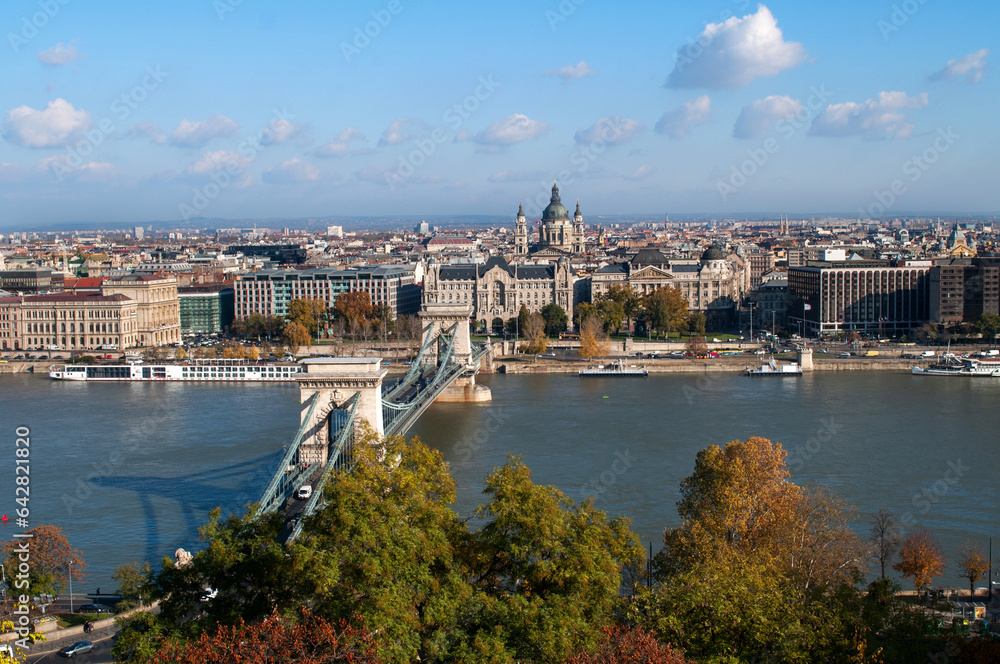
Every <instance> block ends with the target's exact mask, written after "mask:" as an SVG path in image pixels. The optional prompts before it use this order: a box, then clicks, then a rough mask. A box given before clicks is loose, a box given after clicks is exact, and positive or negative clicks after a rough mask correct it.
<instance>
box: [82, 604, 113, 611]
mask: <svg viewBox="0 0 1000 664" xmlns="http://www.w3.org/2000/svg"><path fill="white" fill-rule="evenodd" d="M107 611H108V607H106V606H103V605H101V604H81V605H80V608H78V609H77V610H76V612H77V613H107Z"/></svg>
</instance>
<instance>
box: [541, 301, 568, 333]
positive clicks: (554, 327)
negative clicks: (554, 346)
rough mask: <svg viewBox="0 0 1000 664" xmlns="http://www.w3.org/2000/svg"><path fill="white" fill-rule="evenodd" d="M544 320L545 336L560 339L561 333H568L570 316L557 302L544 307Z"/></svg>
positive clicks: (542, 312)
mask: <svg viewBox="0 0 1000 664" xmlns="http://www.w3.org/2000/svg"><path fill="white" fill-rule="evenodd" d="M541 314H542V318H544V319H545V334H547V335H549V336H550V337H558V336H559V334H560V333H562V332H565V331H566V326H567V325H569V316H567V315H566V311H565V310H564V309H563V308H562V307H560V306H559V305H558V304H556V303H555V302H550V303H549V304H546V305H545V306H544V307H542V311H541Z"/></svg>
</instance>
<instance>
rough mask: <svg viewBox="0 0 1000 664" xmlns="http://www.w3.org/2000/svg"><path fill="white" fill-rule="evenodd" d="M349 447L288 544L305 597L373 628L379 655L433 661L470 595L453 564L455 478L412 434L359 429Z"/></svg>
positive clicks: (457, 533)
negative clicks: (350, 455)
mask: <svg viewBox="0 0 1000 664" xmlns="http://www.w3.org/2000/svg"><path fill="white" fill-rule="evenodd" d="M353 450H354V464H353V467H352V468H350V469H343V470H338V471H335V472H334V475H333V477H331V480H330V481H329V482H327V484H326V487H325V489H324V495H323V498H324V501H325V502H324V506H323V507H322V508H320V509H319V510H318V511H317V512H316V513H315V514H314V515H313V516H311V517H307V519H306V521H305V523H304V528H303V534H302V536H301V537H300V538H299V539H298V540H296V542H295V544H294V545H293V546H292V553H293V555H294V557H295V561H296V562H295V567H296V570H297V574H298V575H299V578H300V579H301V580H302V582H303V584H304V585H305V592H306V596H308V597H311V598H313V600H312V601H313V603H314V607H315V611H316V612H317V614H319V615H322V616H324V617H326V618H327V619H329V620H332V621H340V620H348V621H354V620H357V619H360V620H361V621H362V622H363V623H364V624H366V625H378V626H379V630H378V633H377V634H375V635H374V638H375V641H376V643H377V645H378V650H379V654H380V655H381V656H382V657H383V658H384V660H385V661H389V662H410V661H415V659H416V657H417V656H418V655H419V657H420V659H421V660H425V661H426V660H428V659H433V660H440V659H442V657H441V656H440V654H441V652H442V651H444V650H447V648H448V647H449V646H448V644H449V641H450V639H451V638H453V637H452V636H451V635H449V633H448V632H449V630H452V629H454V628H455V626H456V614H457V612H458V611H459V609H460V607H462V606H464V605H466V603H467V602H468V599H469V595H470V593H471V587H470V586H469V585H468V583H467V582H466V579H467V578H468V576H467V574H466V573H464V572H463V571H462V569H461V568H460V566H459V561H457V560H456V550H455V549H456V546H457V545H458V544H459V543H460V542H461V541H462V540H463V539H464V538H465V537H466V534H465V533H466V532H467V531H466V530H465V527H464V524H463V523H462V522H461V521H460V520H459V518H458V515H457V514H456V513H455V512H454V511H453V510H452V509H451V507H450V506H451V504H452V503H453V502H454V500H455V482H454V480H453V479H452V478H451V476H450V475H449V473H448V468H447V465H446V464H445V463H444V461H443V460H442V458H441V455H440V453H439V452H437V451H435V450H432V449H430V448H429V447H427V446H426V445H424V444H422V443H421V442H420V441H419V440H418V439H413V440H412V441H409V442H407V441H406V440H404V439H403V438H402V437H401V436H393V437H390V438H385V439H381V438H379V436H377V435H376V434H375V433H373V432H372V431H371V430H370V429H368V428H367V427H365V428H363V429H360V430H359V431H358V432H357V433H356V434H355V442H354V445H353ZM276 589H279V590H280V586H278V587H277V588H276ZM445 661H447V659H445Z"/></svg>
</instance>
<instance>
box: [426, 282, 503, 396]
mask: <svg viewBox="0 0 1000 664" xmlns="http://www.w3.org/2000/svg"><path fill="white" fill-rule="evenodd" d="M471 317H472V305H471V304H450V303H447V302H441V303H437V302H432V303H427V304H425V305H423V307H422V308H421V310H420V322H421V323H422V324H423V329H424V337H423V343H424V345H426V346H427V350H425V351H424V354H423V358H422V360H421V361H422V362H423V364H424V365H427V366H433V365H437V364H440V363H441V362H443V361H444V358H443V357H442V356H441V354H442V353H443V352H444V349H445V348H446V347H447V345H448V344H447V342H448V341H449V340H450V337H451V336H452V335H454V337H455V346H454V348H453V349H452V352H451V361H452V362H455V363H458V364H463V365H465V366H466V367H467V368H468V371H467V372H466V374H465V375H463V376H461V377H459V378H458V379H456V380H455V382H454V383H452V384H451V385H450V386H449V387H447V388H446V389H445V390H444V391H443V392H442V393H441V395H440V396H439V397H438V398H437V399H436V400H435V401H438V402H469V401H490V400H491V399H492V398H493V396H492V394H491V393H490V388H488V387H486V386H485V385H477V384H476V371H477V370H478V368H479V367H478V365H477V364H476V363H475V362H474V361H473V360H472V342H471V340H470V337H469V318H471Z"/></svg>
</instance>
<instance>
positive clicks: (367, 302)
mask: <svg viewBox="0 0 1000 664" xmlns="http://www.w3.org/2000/svg"><path fill="white" fill-rule="evenodd" d="M333 310H334V315H335V316H337V317H339V318H343V319H344V321H345V322H346V324H347V329H349V330H357V329H360V327H361V324H362V322H363V321H367V320H369V319H370V318H371V317H372V314H373V313H374V308H373V307H372V300H371V296H369V295H368V293H367V292H366V291H350V292H347V293H341V294H340V295H338V296H337V299H335V300H334V301H333Z"/></svg>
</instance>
